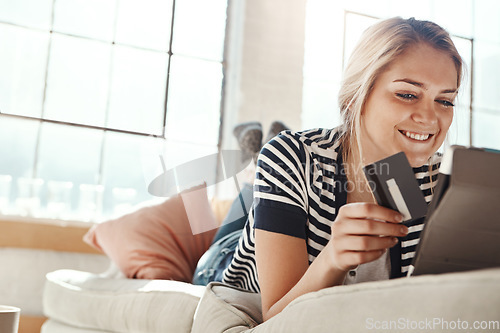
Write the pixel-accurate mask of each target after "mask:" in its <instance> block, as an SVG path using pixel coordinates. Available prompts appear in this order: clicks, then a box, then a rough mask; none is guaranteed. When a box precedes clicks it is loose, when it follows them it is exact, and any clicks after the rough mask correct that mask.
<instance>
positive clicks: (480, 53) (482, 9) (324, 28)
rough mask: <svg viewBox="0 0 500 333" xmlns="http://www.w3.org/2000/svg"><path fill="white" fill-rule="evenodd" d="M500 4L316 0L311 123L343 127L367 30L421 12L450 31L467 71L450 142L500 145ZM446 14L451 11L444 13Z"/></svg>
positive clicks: (312, 3)
mask: <svg viewBox="0 0 500 333" xmlns="http://www.w3.org/2000/svg"><path fill="white" fill-rule="evenodd" d="M499 12H500V4H499V3H498V2H497V1H474V0H460V1H450V0H444V1H431V0H425V1H420V2H418V4H417V3H415V2H413V1H412V2H410V1H408V0H398V1H396V0H381V1H370V0H353V1H335V2H334V1H328V0H308V1H307V10H306V37H305V58H304V86H303V113H302V123H303V127H304V128H312V127H334V126H337V125H338V124H340V115H339V112H338V105H337V94H338V91H339V88H340V81H341V75H342V68H343V67H342V66H343V63H344V62H345V61H344V60H345V59H347V58H348V56H349V54H350V52H351V50H352V49H353V47H354V45H355V43H356V42H357V40H358V38H359V36H360V34H361V33H362V32H363V31H364V29H366V27H368V26H369V25H371V24H373V23H374V22H376V20H378V19H380V18H387V17H392V16H401V17H411V16H413V17H416V18H417V19H427V20H431V21H434V22H436V23H438V24H440V25H441V26H443V27H444V28H445V29H447V30H448V31H449V32H450V34H451V35H452V38H453V40H454V42H455V45H456V46H457V49H458V51H459V52H460V54H461V56H462V58H463V59H464V61H465V64H466V67H467V71H466V76H465V78H464V82H463V86H462V88H461V95H459V96H458V100H457V101H458V104H457V107H456V108H455V119H454V121H453V124H452V127H451V128H450V132H449V140H448V141H449V142H448V143H449V144H463V145H469V144H472V145H475V146H479V147H490V148H496V149H500V134H499V133H500V131H499V129H500V100H499V97H498V96H499V95H498V94H497V93H495V92H494V91H493V90H494V89H496V87H498V85H499V83H498V82H497V81H498V80H499V79H498V78H499V77H500V65H499V64H500V23H498V22H499V21H498V17H497V16H498V13H499ZM443 13H446V14H443Z"/></svg>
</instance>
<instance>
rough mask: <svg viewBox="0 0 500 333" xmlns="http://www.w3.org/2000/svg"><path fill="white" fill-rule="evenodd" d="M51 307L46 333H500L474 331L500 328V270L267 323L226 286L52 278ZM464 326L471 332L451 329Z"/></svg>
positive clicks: (329, 298)
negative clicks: (487, 327) (480, 327)
mask: <svg viewBox="0 0 500 333" xmlns="http://www.w3.org/2000/svg"><path fill="white" fill-rule="evenodd" d="M202 295H203V296H202ZM200 298H201V299H200ZM44 308H45V312H46V315H47V316H49V317H50V321H49V322H48V323H47V325H46V327H44V328H45V330H43V333H62V332H64V333H66V332H73V331H74V332H75V333H77V332H78V333H80V332H82V333H84V332H85V333H86V332H93V330H95V331H96V332H101V331H108V332H125V333H126V332H151V333H155V332H176V333H183V332H186V333H189V332H191V333H250V332H252V333H269V332H272V333H279V332H286V333H288V332H315V333H316V332H320V333H321V332H328V333H335V332H354V333H355V332H367V331H379V332H423V331H432V332H435V331H436V332H443V331H448V332H452V331H463V332H467V331H474V332H476V331H477V332H481V331H483V332H498V331H500V327H498V326H492V327H490V329H483V330H474V329H472V325H473V324H474V323H475V322H477V323H479V324H480V325H485V324H486V325H500V322H499V321H500V317H499V314H500V269H491V270H481V271H472V272H464V273H453V274H442V275H427V276H419V277H413V278H402V279H397V280H388V281H379V282H367V283H360V284H356V285H349V286H339V287H334V288H328V289H324V290H321V291H318V292H314V293H310V294H307V295H304V296H302V297H299V298H297V299H296V300H295V301H293V302H292V303H290V304H289V305H288V306H287V307H286V308H285V309H284V310H283V311H282V312H281V313H280V314H278V315H277V316H275V317H274V318H271V319H270V320H268V321H267V322H265V323H262V324H259V323H261V322H262V317H261V314H260V312H261V308H260V296H259V295H258V294H254V293H250V292H247V291H244V290H241V289H238V288H234V287H230V286H226V285H222V284H220V283H211V284H210V285H208V286H207V287H206V288H205V287H202V286H193V285H189V284H186V283H181V282H174V281H161V280H153V281H151V280H131V279H108V278H103V277H100V276H97V275H94V274H89V273H85V272H78V271H71V270H66V271H56V272H53V273H50V274H49V275H47V285H46V288H45V298H44ZM193 318H194V320H193ZM438 321H439V322H438ZM446 323H447V325H448V327H447V326H446ZM464 323H466V324H467V325H468V327H469V329H460V330H458V329H453V328H452V326H453V325H459V324H460V325H464ZM384 325H385V326H387V327H388V329H385V326H384ZM390 325H392V329H391V327H390ZM415 325H417V326H415ZM418 325H421V327H420V328H419V327H418ZM422 325H423V326H422ZM429 325H431V326H429ZM65 327H66V328H68V329H67V330H66V332H65V331H64V328H65ZM78 327H80V328H85V329H84V330H78V329H77V328H78ZM429 327H431V328H432V329H429ZM461 327H463V326H461ZM70 328H71V329H72V330H70Z"/></svg>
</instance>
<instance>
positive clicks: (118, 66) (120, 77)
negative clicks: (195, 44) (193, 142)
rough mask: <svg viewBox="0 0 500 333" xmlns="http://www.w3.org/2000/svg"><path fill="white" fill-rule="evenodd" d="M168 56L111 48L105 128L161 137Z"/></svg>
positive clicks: (125, 48)
mask: <svg viewBox="0 0 500 333" xmlns="http://www.w3.org/2000/svg"><path fill="white" fill-rule="evenodd" d="M167 64H168V55H167V54H166V53H160V52H156V51H145V50H140V49H135V48H130V47H123V46H115V48H114V50H113V69H112V78H111V91H110V102H109V121H108V126H109V127H112V128H120V129H126V130H130V131H137V132H145V133H156V134H161V133H162V129H163V114H164V109H165V85H166V82H167Z"/></svg>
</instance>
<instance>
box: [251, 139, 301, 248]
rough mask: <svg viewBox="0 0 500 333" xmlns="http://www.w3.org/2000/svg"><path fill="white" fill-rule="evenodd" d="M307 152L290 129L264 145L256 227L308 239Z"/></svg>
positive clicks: (259, 164) (259, 165) (257, 179)
mask: <svg viewBox="0 0 500 333" xmlns="http://www.w3.org/2000/svg"><path fill="white" fill-rule="evenodd" d="M307 160H308V159H307V155H306V152H305V150H304V147H303V143H302V142H300V141H299V140H298V139H297V138H296V137H294V136H293V134H291V133H290V132H284V133H282V134H280V135H278V136H277V137H275V138H274V139H273V140H271V141H269V142H268V143H267V144H266V145H264V147H263V148H262V150H261V152H260V154H259V159H258V161H257V168H256V176H255V183H254V227H255V228H257V229H262V230H267V231H271V232H277V233H281V234H285V235H290V236H294V237H299V238H303V239H306V222H307V186H306V183H307V180H306V174H307V173H306V171H305V170H306V169H307V167H306V166H307V163H308V162H307Z"/></svg>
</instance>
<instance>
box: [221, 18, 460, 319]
mask: <svg viewBox="0 0 500 333" xmlns="http://www.w3.org/2000/svg"><path fill="white" fill-rule="evenodd" d="M461 73H462V60H461V57H460V55H459V54H458V52H457V50H456V48H455V46H454V44H453V42H452V41H451V39H450V36H449V35H448V33H447V32H446V31H444V30H443V29H442V28H441V27H439V26H438V25H436V24H434V23H431V22H427V21H418V20H415V19H413V18H411V19H408V20H406V19H401V18H392V19H388V20H385V21H382V22H379V23H377V24H375V25H374V26H372V27H370V28H369V29H368V30H367V31H365V33H364V35H363V36H362V38H361V40H360V41H359V43H358V45H357V47H356V49H355V50H354V52H353V54H352V56H351V58H350V60H349V64H348V66H347V67H346V69H345V73H344V80H343V83H342V87H341V90H340V94H339V104H340V111H341V114H342V117H343V125H342V126H341V127H340V128H337V129H332V130H326V129H316V130H310V131H304V132H297V133H294V132H290V131H286V132H282V133H281V134H280V135H279V136H278V137H276V138H275V139H273V140H271V141H270V142H269V143H267V144H266V145H265V146H264V147H263V149H262V151H261V154H260V156H259V160H258V164H257V172H256V179H255V183H254V205H253V208H252V210H251V212H250V215H249V219H248V222H247V224H246V226H245V228H244V231H243V236H242V237H241V238H240V240H239V244H238V247H237V248H236V252H235V255H234V257H233V259H232V262H231V264H230V265H229V267H228V268H227V269H226V270H225V271H224V272H223V279H222V280H223V282H226V283H229V284H233V285H236V286H240V287H242V288H245V289H248V290H252V291H256V292H258V291H260V292H261V296H262V311H263V316H264V319H265V320H267V319H269V318H271V317H272V316H274V315H276V314H277V313H279V312H280V311H281V310H282V309H283V308H284V307H285V306H286V305H288V304H289V303H290V302H291V301H292V300H294V299H295V298H297V297H299V296H301V295H303V294H305V293H308V292H312V291H317V290H320V289H322V288H327V287H332V286H336V285H341V284H349V283H357V282H362V281H372V280H380V279H387V278H390V277H400V276H404V275H406V272H407V270H408V267H409V264H410V263H411V258H412V257H413V256H414V253H415V248H416V244H417V243H418V240H419V234H420V230H421V229H422V227H423V226H422V221H417V222H416V223H415V225H413V226H410V227H409V228H408V227H406V226H405V225H403V224H401V221H402V216H401V214H399V213H398V212H396V211H393V210H390V209H387V208H384V207H381V206H378V205H377V204H376V203H375V201H374V199H373V196H372V194H371V192H370V191H367V186H366V180H365V178H364V175H363V173H362V166H364V165H367V164H370V163H372V162H375V161H377V160H379V159H382V158H384V157H388V156H390V155H392V154H395V153H397V152H400V151H404V152H405V154H406V156H407V158H408V160H409V162H410V164H411V166H412V167H413V168H414V172H415V176H416V178H417V180H418V181H419V184H420V188H421V190H422V191H423V193H424V196H425V198H426V200H427V202H429V201H430V200H431V198H432V190H433V186H434V185H435V180H436V177H437V173H438V170H437V168H438V166H439V155H438V154H437V153H436V151H437V150H438V148H439V147H440V146H441V144H442V143H443V141H444V139H445V137H446V133H447V131H448V128H449V127H450V125H451V122H452V119H453V106H454V105H453V103H454V100H455V97H456V95H457V91H458V88H459V86H460V82H461V77H462V74H461ZM257 272H258V277H257Z"/></svg>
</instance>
